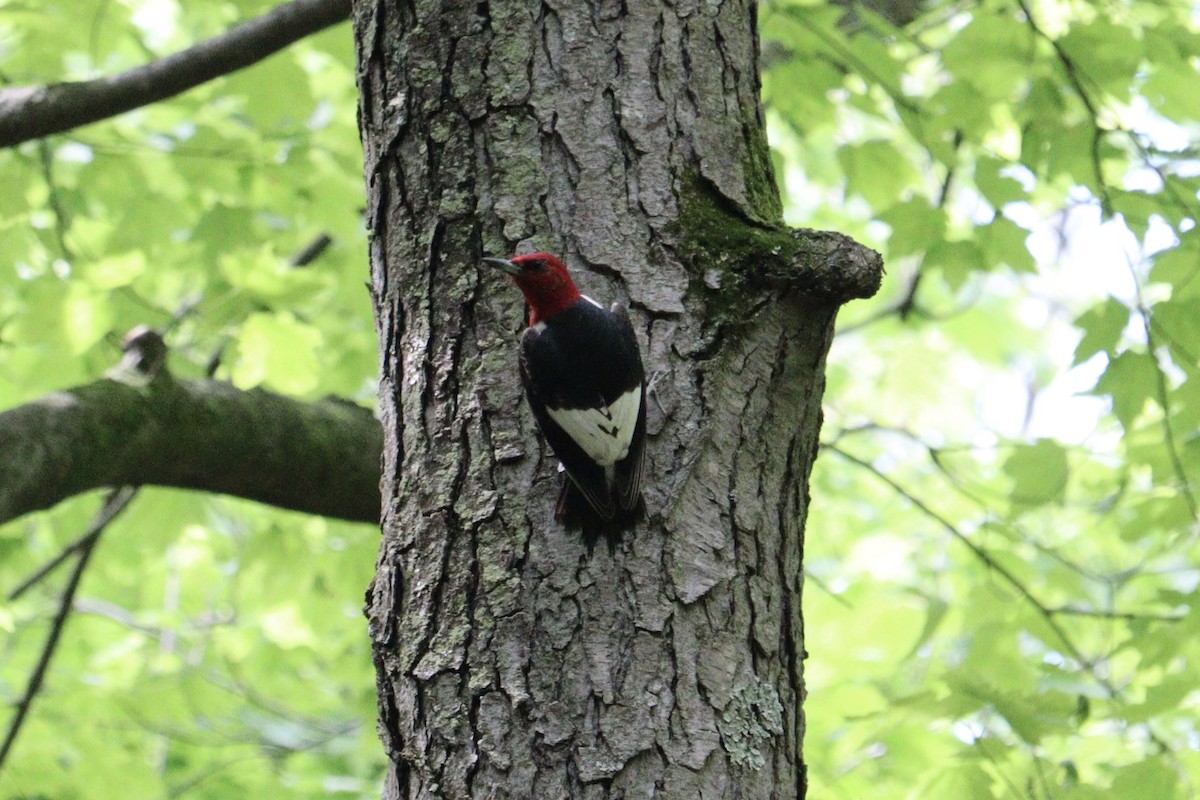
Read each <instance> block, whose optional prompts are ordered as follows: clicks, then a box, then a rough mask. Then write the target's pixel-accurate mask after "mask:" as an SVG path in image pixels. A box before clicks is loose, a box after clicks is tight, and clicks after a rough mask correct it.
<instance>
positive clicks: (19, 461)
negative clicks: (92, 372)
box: [0, 373, 383, 523]
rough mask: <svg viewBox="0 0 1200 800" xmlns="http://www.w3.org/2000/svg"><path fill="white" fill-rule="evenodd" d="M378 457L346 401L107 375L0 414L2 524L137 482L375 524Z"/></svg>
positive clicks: (371, 436)
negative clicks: (136, 380)
mask: <svg viewBox="0 0 1200 800" xmlns="http://www.w3.org/2000/svg"><path fill="white" fill-rule="evenodd" d="M382 450H383V437H382V433H381V431H380V426H379V422H378V421H377V420H376V419H375V418H374V416H373V415H372V414H371V413H370V412H369V411H367V410H366V409H363V408H360V407H358V406H355V405H352V404H349V403H345V402H340V401H337V400H324V401H320V402H316V403H302V402H298V401H296V400H292V399H289V398H286V397H282V396H280V395H275V394H271V393H269V392H265V391H261V390H254V391H249V392H244V391H241V390H239V389H236V388H234V387H233V386H230V385H229V384H226V383H219V382H217V381H185V380H175V379H173V378H171V377H170V376H169V375H168V374H165V373H164V374H162V375H160V376H158V377H157V378H156V379H154V381H153V382H151V383H150V384H149V385H148V386H136V385H132V384H130V383H126V382H123V381H121V380H114V379H105V380H101V381H97V382H96V383H91V384H88V385H86V386H81V387H78V388H76V389H71V390H69V391H65V392H58V393H56V394H52V395H49V396H47V397H44V398H42V399H41V400H38V401H36V402H33V403H30V404H28V405H24V406H20V407H18V408H15V409H12V410H10V411H7V412H5V413H3V414H0V523H2V522H5V521H7V520H10V519H13V518H15V517H19V516H21V515H22V514H26V513H28V512H30V511H36V510H39V509H43V508H49V507H50V506H52V505H54V504H55V503H58V502H59V501H61V500H64V499H66V498H68V497H72V496H74V495H76V494H79V493H80V492H85V491H88V490H90V489H96V488H99V487H102V486H123V485H133V486H138V485H143V484H146V485H157V486H175V487H180V488H185V489H198V490H201V491H208V492H219V493H222V494H231V495H235V496H238V497H245V498H249V499H251V500H257V501H259V502H263V503H268V504H270V505H274V506H279V507H281V508H288V509H293V510H297V511H306V512H309V513H313V514H322V515H325V516H329V517H337V518H340V519H348V520H353V521H359V522H377V521H378V520H379V454H380V453H381V452H382Z"/></svg>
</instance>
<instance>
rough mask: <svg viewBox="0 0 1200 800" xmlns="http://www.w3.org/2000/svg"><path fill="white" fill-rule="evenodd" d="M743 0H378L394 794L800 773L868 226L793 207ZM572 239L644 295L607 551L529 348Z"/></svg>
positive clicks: (576, 265) (583, 257)
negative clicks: (629, 435) (821, 224)
mask: <svg viewBox="0 0 1200 800" xmlns="http://www.w3.org/2000/svg"><path fill="white" fill-rule="evenodd" d="M754 15H755V9H754V6H753V4H751V3H746V2H740V1H739V2H708V3H703V4H699V3H697V4H678V5H665V4H658V3H650V2H639V3H632V4H621V3H616V2H599V3H593V4H590V5H585V4H580V3H550V4H542V5H540V6H532V7H531V6H530V5H529V4H527V3H521V2H491V3H476V2H469V3H467V2H457V3H456V2H452V0H428V1H425V0H414V2H410V3H396V2H392V1H391V0H361V1H360V2H358V3H356V7H355V14H354V16H355V35H356V40H357V45H358V48H359V65H360V66H359V83H360V88H361V92H362V106H361V112H360V116H361V127H362V135H363V145H364V150H365V157H366V177H367V182H368V189H369V193H370V198H369V212H368V219H369V225H370V229H371V233H372V240H371V270H372V285H373V289H374V294H375V307H376V316H377V326H378V333H379V341H380V350H381V358H382V371H381V379H380V406H381V408H380V412H381V416H382V419H383V424H384V428H385V446H384V474H383V486H382V495H383V534H384V537H383V543H382V547H381V551H380V557H379V563H378V572H377V575H376V578H375V581H374V583H373V585H372V588H371V590H370V591H369V593H368V616H369V619H370V630H371V635H372V638H373V641H374V646H375V659H376V665H377V669H378V686H379V702H380V714H381V721H380V731H381V735H382V738H383V742H384V745H385V747H386V748H387V751H388V754H389V756H390V758H391V764H392V766H391V769H390V771H389V775H388V779H387V784H386V789H385V797H389V798H465V797H489V798H490V797H511V798H531V797H538V798H577V797H578V798H584V797H586V798H601V797H614V798H615V797H650V796H654V797H662V798H683V797H688V798H694V797H706V798H708V797H712V798H717V797H729V798H733V797H738V798H750V797H764V798H765V797H787V798H791V797H802V796H803V795H804V791H805V778H804V765H803V760H802V757H801V742H802V738H803V733H804V718H803V713H802V698H803V674H802V660H803V657H804V639H803V624H802V620H801V614H800V589H801V555H802V547H803V539H804V518H805V514H806V511H807V504H808V496H807V481H808V475H809V471H810V468H811V466H812V461H813V458H814V456H815V454H816V442H817V433H818V429H819V426H820V400H821V392H822V389H823V376H822V374H823V363H824V358H825V353H826V351H827V348H828V345H829V339H830V336H831V333H832V324H833V318H834V314H835V313H836V308H837V305H838V303H839V302H841V301H843V300H845V299H847V298H848V297H850V296H863V295H865V294H869V293H871V292H872V291H873V290H874V286H875V285H877V281H878V271H879V264H878V258H877V257H874V258H872V256H873V254H871V253H869V251H865V250H863V249H862V248H858V247H857V246H855V245H854V244H853V243H852V242H849V241H848V240H846V239H844V237H838V236H836V235H833V234H817V233H814V232H790V231H787V230H784V229H782V228H779V227H777V226H778V221H779V216H780V205H779V197H778V193H777V190H776V188H775V185H774V183H773V177H772V174H771V167H770V160H769V157H768V154H767V149H766V144H765V137H764V133H763V126H762V113H761V108H760V106H759V101H758V97H759V79H758V70H757V44H758V43H757V32H756V27H755V16H754ZM533 250H543V251H548V252H553V253H555V254H557V255H559V256H560V257H562V258H563V260H564V261H565V262H566V263H567V265H568V266H569V267H570V268H571V270H572V272H573V273H574V275H575V276H576V280H577V283H579V284H580V288H581V289H582V290H583V292H584V293H585V294H588V295H591V296H592V297H595V298H597V299H598V300H602V301H604V302H607V301H609V300H612V299H614V298H618V297H620V298H623V299H627V300H628V301H629V303H630V306H631V315H632V317H633V320H634V326H635V328H636V329H637V332H638V336H639V339H640V341H641V346H642V353H643V359H644V361H645V363H646V370H647V373H648V374H649V375H650V376H651V390H650V393H649V404H648V430H649V435H650V436H649V440H648V455H647V464H646V480H645V486H646V489H645V499H646V504H647V509H648V517H647V520H646V521H645V522H644V523H642V524H640V525H639V526H638V527H637V529H636V530H634V531H631V532H629V533H628V534H626V536H625V537H624V538H623V539H622V540H621V542H620V543H619V544H618V545H617V546H616V547H615V548H614V549H613V550H612V551H611V552H610V551H609V550H608V549H607V548H606V547H604V546H603V545H601V546H599V547H597V548H596V549H595V550H594V551H593V552H589V551H588V549H587V548H586V547H585V545H584V543H583V541H582V540H581V538H580V537H579V536H578V535H577V534H575V533H572V532H570V531H566V530H563V529H562V528H560V527H559V526H558V525H557V524H556V523H555V522H554V520H553V506H554V499H555V495H556V494H557V491H558V482H559V479H560V478H559V475H558V473H557V472H556V469H555V461H554V459H553V457H552V455H551V454H550V453H549V451H548V450H547V449H546V448H545V447H544V446H543V444H542V443H541V440H540V439H539V437H538V435H537V432H536V430H535V428H534V425H533V421H532V417H531V415H530V413H529V411H528V409H527V408H526V407H525V404H524V400H523V397H522V395H521V388H520V383H519V379H518V374H517V334H518V332H519V329H520V326H521V315H522V308H521V304H520V295H519V293H518V292H517V291H516V289H515V288H513V287H512V286H511V285H509V284H507V283H506V282H505V281H504V280H503V276H500V275H497V274H492V273H490V272H481V271H479V270H477V264H478V261H479V258H480V256H481V255H483V254H490V255H502V256H507V255H510V254H512V253H515V252H525V251H533Z"/></svg>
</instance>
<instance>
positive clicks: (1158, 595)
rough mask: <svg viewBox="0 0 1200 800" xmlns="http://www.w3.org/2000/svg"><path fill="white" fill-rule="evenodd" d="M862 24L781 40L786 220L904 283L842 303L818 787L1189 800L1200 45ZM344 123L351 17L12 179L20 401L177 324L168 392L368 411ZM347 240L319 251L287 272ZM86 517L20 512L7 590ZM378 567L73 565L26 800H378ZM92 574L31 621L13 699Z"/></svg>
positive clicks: (2, 53)
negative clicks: (187, 390) (208, 373)
mask: <svg viewBox="0 0 1200 800" xmlns="http://www.w3.org/2000/svg"><path fill="white" fill-rule="evenodd" d="M272 4H273V3H271V2H267V0H237V1H236V2H235V1H233V0H224V1H223V2H208V3H186V4H185V3H177V2H161V3H160V2H153V3H152V2H141V1H140V0H134V1H132V2H126V3H112V2H110V1H109V0H40V2H38V3H18V4H9V5H8V6H6V7H5V8H4V9H3V10H2V11H0V74H2V75H3V76H4V79H5V80H8V81H11V82H17V83H39V82H45V81H52V80H69V79H81V78H88V77H94V76H96V75H102V74H111V73H113V72H116V71H119V70H121V69H125V68H128V67H130V66H133V65H136V64H140V63H142V62H143V61H144V60H145V59H146V58H147V57H152V56H154V55H160V54H165V53H169V52H173V51H175V50H178V49H181V48H182V47H185V46H187V45H189V44H191V43H192V42H194V41H197V40H200V39H203V38H205V37H208V36H211V35H213V34H215V33H217V32H219V31H221V30H224V29H225V28H227V27H228V26H229V25H230V24H231V23H233V22H234V21H236V20H239V19H245V18H248V17H250V16H253V15H255V14H257V13H260V12H261V11H262V10H263V9H265V8H267V7H269V6H270V5H272ZM857 13H858V24H856V25H855V26H854V30H853V32H849V28H843V27H840V26H839V22H840V20H841V18H842V15H843V9H842V7H840V6H836V5H833V4H829V3H816V2H812V0H809V1H808V2H789V1H788V0H775V1H774V2H770V3H767V4H764V6H763V8H762V14H761V26H762V36H763V41H764V51H765V53H766V54H767V60H768V64H769V68H768V69H767V71H766V73H765V74H764V93H765V98H766V101H767V104H768V119H769V126H770V134H771V140H772V146H773V148H774V153H773V158H774V161H775V164H776V169H777V172H778V174H779V176H780V178H781V180H782V182H783V184H784V188H785V190H786V195H787V197H788V198H789V206H788V214H789V218H790V219H791V220H792V221H793V222H795V223H799V224H804V225H806V226H809V227H825V228H831V229H835V230H841V231H844V232H847V233H850V234H852V235H854V236H856V237H857V238H859V239H860V240H862V241H864V242H867V243H869V244H871V245H872V246H874V247H876V248H878V249H880V250H881V251H883V252H884V253H885V256H886V258H887V262H888V269H889V271H888V277H887V283H886V284H885V286H884V289H883V291H882V292H881V293H880V295H879V297H877V298H876V299H875V300H873V301H871V302H869V303H861V302H860V303H855V304H852V305H851V306H849V307H848V308H847V309H846V310H845V311H844V312H843V318H842V321H841V327H842V331H841V333H840V335H839V336H838V338H837V340H836V342H835V347H834V351H833V353H832V355H831V359H830V363H829V387H828V393H827V413H826V429H825V439H826V449H825V452H824V454H823V455H822V457H821V458H820V459H819V460H818V462H817V466H816V470H815V473H814V476H813V481H814V485H813V491H812V495H813V507H812V513H811V517H810V520H809V535H808V537H807V544H808V553H807V561H806V564H807V578H808V580H807V582H806V585H807V587H808V589H807V591H806V594H805V598H804V604H805V620H806V623H807V628H806V631H807V636H808V641H807V650H808V651H809V653H810V654H811V656H810V658H809V660H808V661H807V662H806V663H807V672H806V675H807V680H808V690H809V695H808V701H807V706H806V718H807V724H808V735H807V740H806V755H807V758H808V760H809V777H810V780H811V782H812V789H811V796H813V797H820V798H854V799H855V800H857V799H858V798H864V797H870V798H893V797H894V798H908V797H921V798H942V797H944V798H954V800H958V799H959V798H990V797H1021V798H1034V800H1043V798H1064V799H1067V800H1091V799H1092V798H1101V797H1137V798H1145V799H1146V800H1155V799H1156V798H1174V797H1186V796H1189V795H1190V793H1191V792H1192V791H1193V790H1192V787H1193V786H1194V785H1195V784H1196V783H1197V782H1198V781H1200V761H1198V760H1197V758H1196V756H1195V754H1194V751H1195V747H1194V742H1195V741H1196V739H1197V736H1198V735H1200V730H1198V729H1197V727H1198V726H1197V722H1196V715H1195V711H1194V706H1195V696H1196V695H1195V687H1196V686H1197V685H1200V667H1198V666H1197V665H1198V664H1200V644H1198V643H1200V636H1197V634H1198V633H1200V631H1198V630H1197V627H1198V626H1200V622H1198V620H1200V615H1197V614H1196V613H1194V606H1195V605H1196V604H1197V603H1198V602H1200V594H1198V593H1200V570H1197V569H1196V567H1195V563H1196V560H1197V553H1196V547H1197V545H1196V534H1197V532H1198V530H1200V528H1198V522H1197V497H1196V492H1197V490H1196V488H1195V487H1196V485H1197V482H1198V480H1200V436H1197V433H1196V432H1197V430H1200V390H1198V389H1197V386H1198V378H1200V376H1198V375H1197V371H1198V370H1200V360H1198V358H1200V341H1197V340H1198V339H1200V322H1198V320H1200V299H1198V298H1200V277H1198V276H1200V233H1198V232H1197V229H1196V216H1197V213H1196V212H1197V207H1198V202H1197V192H1198V191H1200V177H1198V175H1200V170H1197V167H1196V159H1195V152H1194V146H1192V144H1191V143H1192V142H1194V141H1195V140H1196V139H1197V135H1198V133H1200V99H1198V98H1200V93H1197V92H1196V86H1197V85H1198V81H1197V77H1198V76H1197V74H1196V73H1197V61H1196V57H1195V54H1196V53H1197V52H1200V29H1198V26H1197V22H1196V19H1195V16H1194V14H1193V13H1192V10H1191V8H1190V7H1189V6H1188V5H1187V4H1165V3H1154V2H1147V1H1146V0H1132V1H1131V2H1127V3H1124V4H1109V5H1100V4H1089V3H1082V2H1067V3H1053V2H1049V0H984V2H982V3H979V4H975V5H962V4H951V3H946V2H931V3H929V4H928V5H927V6H926V7H925V8H924V11H923V13H922V15H921V16H920V17H918V18H917V19H916V20H915V21H914V22H912V23H911V24H910V25H908V26H907V27H906V28H904V29H896V28H894V27H893V26H891V25H890V24H888V23H887V22H886V21H884V20H882V19H880V18H878V17H876V16H874V15H872V14H871V12H869V11H867V10H865V9H863V8H861V7H859V8H858V12H857ZM354 108H355V98H354V72H353V53H352V52H351V42H350V36H349V33H348V31H347V30H346V28H345V27H344V26H343V27H341V28H337V29H334V30H332V31H329V32H327V33H324V34H322V35H320V36H317V37H314V38H312V39H310V40H308V41H306V42H303V43H301V44H299V45H297V46H295V47H293V48H290V49H289V50H287V51H286V52H284V53H281V54H279V55H276V56H274V57H273V58H272V59H270V60H269V61H267V62H265V63H264V64H261V65H259V66H256V67H254V68H252V69H250V70H247V71H245V72H242V73H240V74H238V75H235V76H231V77H230V78H228V79H225V80H222V81H218V82H215V83H213V84H211V85H207V86H204V87H200V88H198V89H195V90H193V91H191V92H189V93H187V94H185V95H184V96H182V97H179V98H176V99H174V100H172V101H170V102H166V103H161V104H158V105H155V106H153V107H149V108H144V109H140V110H138V111H135V112H132V113H129V114H126V115H124V116H122V117H120V118H118V119H115V120H112V121H109V122H106V123H103V124H100V125H95V126H91V127H88V128H84V129H81V130H79V131H75V132H72V133H71V134H69V135H65V136H61V137H55V138H53V139H51V140H48V141H47V142H45V143H30V144H26V145H23V146H22V147H20V148H18V149H16V150H11V151H5V152H3V153H0V174H3V175H4V187H5V191H3V192H0V253H2V254H3V255H4V257H5V262H6V264H11V265H12V268H11V269H7V268H6V271H4V272H0V407H3V408H7V407H11V406H14V405H17V404H19V403H22V402H25V401H27V400H30V399H32V398H34V397H37V396H39V395H42V394H44V393H46V392H47V391H50V390H53V389H57V388H61V387H63V386H68V385H71V384H76V383H83V382H86V381H89V380H92V379H94V378H96V377H97V376H98V375H100V374H101V373H102V372H103V371H104V370H105V369H107V368H109V367H111V366H112V365H113V364H114V363H115V362H116V360H117V358H118V352H119V350H118V343H119V340H120V337H121V335H122V334H123V333H124V332H125V331H126V330H128V329H129V328H131V327H133V326H134V325H136V324H140V323H146V324H151V325H155V326H158V327H160V328H164V329H166V330H167V340H168V343H169V344H170V346H171V350H172V355H171V366H172V368H173V369H174V370H175V371H176V372H177V373H180V374H183V375H188V376H197V375H201V374H203V373H204V372H205V370H206V368H207V365H208V364H209V363H210V361H211V360H212V359H213V357H214V355H215V354H220V355H221V359H220V365H219V367H218V369H217V375H218V377H221V378H224V379H228V380H232V381H234V382H236V383H238V384H239V385H241V386H244V387H247V388H249V387H252V386H257V385H264V386H267V387H270V388H272V389H275V390H278V391H284V392H289V393H294V394H298V395H301V396H309V397H316V396H321V395H325V394H335V395H339V396H343V397H347V398H351V399H355V400H358V401H360V402H370V400H371V398H372V397H373V395H374V391H373V387H372V385H371V376H373V375H374V373H375V365H376V356H375V338H374V335H373V331H372V326H371V320H370V310H369V304H368V298H367V295H366V292H365V291H364V290H363V288H362V283H363V280H364V278H365V274H366V269H365V264H366V253H365V242H364V237H363V234H362V224H361V219H360V216H359V215H360V213H361V212H360V209H361V208H362V180H361V174H362V167H361V161H360V159H361V154H360V152H359V149H358V144H357V134H356V131H355V116H354ZM753 160H754V164H752V165H751V166H752V167H753V169H752V170H751V172H754V173H755V174H760V173H762V172H763V171H764V170H765V163H766V162H765V158H763V157H761V154H759V153H755V154H753ZM697 208H699V209H700V210H703V206H697V207H695V208H692V209H691V210H692V211H696V210H697ZM709 211H710V212H712V213H720V214H723V213H724V212H723V210H722V209H716V210H715V211H714V210H712V209H710V210H709ZM767 216H771V215H770V214H768V215H767ZM691 227H702V226H691ZM719 227H721V230H723V231H725V230H726V228H725V227H723V226H719ZM323 232H324V233H328V234H329V235H330V236H331V237H332V238H333V241H334V244H333V245H332V247H331V248H329V249H328V250H326V251H325V252H324V253H323V254H322V255H321V256H320V257H319V258H318V259H317V261H316V262H314V263H313V264H311V265H309V266H307V267H304V268H293V267H291V266H289V264H288V261H289V257H290V256H291V255H292V254H294V253H296V252H298V251H299V250H301V249H302V248H303V247H304V246H305V245H306V244H307V243H308V242H310V241H312V240H313V239H314V238H315V237H316V236H317V235H319V234H320V233H323ZM722 235H724V234H722ZM764 235H765V234H764ZM730 274H732V273H730ZM696 277H697V278H698V279H703V278H705V277H706V276H704V275H700V274H698V275H697V276H696ZM707 277H710V278H711V279H714V280H720V279H721V278H722V277H723V276H722V275H720V274H717V275H712V276H707ZM95 506H96V501H95V498H84V499H81V500H79V501H75V502H71V503H65V504H63V505H62V506H61V507H59V508H56V509H54V510H52V511H49V512H46V513H44V514H39V515H35V516H32V517H29V518H27V519H25V520H21V521H18V522H16V523H13V524H9V525H7V526H4V527H0V590H3V591H7V590H9V589H11V588H12V587H13V586H14V585H15V584H16V583H17V582H18V581H19V580H21V579H22V578H23V577H25V576H27V575H29V574H30V573H31V572H33V571H34V570H35V569H36V568H37V567H38V566H39V565H41V564H43V563H45V562H46V561H47V560H48V559H50V558H52V557H53V556H54V555H55V554H56V553H58V552H60V551H61V549H62V548H63V547H64V546H65V545H66V544H67V543H69V542H70V541H71V540H72V539H73V538H74V537H75V536H77V535H78V534H79V533H80V532H81V531H82V529H83V527H84V526H85V525H86V523H87V520H88V518H89V516H90V514H91V513H92V512H93V511H94V509H95ZM376 539H377V537H376V534H375V531H374V530H373V529H372V528H371V527H370V526H349V525H342V524H335V523H330V522H326V521H323V520H317V519H311V518H306V517H302V516H300V515H295V514H286V513H279V512H274V511H271V510H268V509H264V508H261V507H257V506H253V505H251V504H249V503H243V502H235V501H231V500H228V499H223V498H205V497H197V496H192V495H188V494H185V493H182V492H170V491H155V490H146V491H145V492H143V493H142V495H141V496H139V498H138V499H137V500H136V501H135V502H134V504H133V506H132V507H131V509H130V510H129V511H128V512H127V513H126V514H125V515H124V516H122V517H121V518H120V519H119V520H118V522H117V523H115V525H114V527H113V528H111V529H110V530H109V531H108V532H106V534H105V536H104V539H103V540H102V542H101V544H100V547H99V550H98V552H97V554H96V556H95V558H94V560H93V562H92V565H91V566H90V568H89V570H88V572H87V575H86V576H85V579H84V582H83V585H82V588H81V591H80V594H79V596H78V600H77V603H76V605H77V608H76V610H75V612H74V614H73V615H72V618H71V620H70V622H69V624H68V627H67V630H66V633H65V635H64V638H63V641H62V644H61V646H60V651H59V654H58V656H57V657H56V660H55V663H54V665H53V668H52V670H51V673H50V675H49V679H48V683H47V686H46V688H45V690H44V691H43V693H42V695H40V696H39V698H38V700H37V703H36V705H35V706H34V712H33V715H32V717H31V720H30V722H29V723H28V726H27V728H26V730H25V731H24V732H23V734H22V737H21V740H20V742H19V744H18V746H17V750H16V752H15V753H14V755H13V757H12V759H11V760H10V762H9V764H7V765H6V768H5V771H4V772H3V773H0V800H2V799H3V798H9V797H12V798H18V797H19V798H26V797H36V796H52V797H62V798H71V797H109V796H112V797H141V796H146V797H162V796H164V795H177V794H181V795H187V796H190V797H213V798H226V797H256V796H267V797H280V798H304V797H330V796H333V797H338V796H348V797H375V796H377V794H378V792H377V781H378V776H379V774H380V771H381V769H382V764H381V763H380V761H381V754H380V748H379V746H378V743H377V741H376V738H375V734H374V730H373V728H372V726H371V724H370V720H371V719H373V716H374V682H373V680H372V675H371V665H370V659H369V651H368V643H367V640H366V636H365V624H364V622H363V620H362V619H361V615H360V611H359V609H360V605H361V592H362V589H363V588H364V587H365V586H366V584H367V581H368V580H369V578H370V574H371V571H372V564H373V560H374V550H375V544H376ZM64 571H65V569H64V568H60V570H59V572H56V573H54V574H53V575H52V576H51V578H50V579H48V580H47V581H46V582H44V583H43V584H41V585H39V586H38V587H37V588H36V589H35V590H34V591H33V592H31V593H29V594H27V595H25V596H24V597H22V598H21V599H19V600H18V601H16V602H12V603H0V631H2V632H3V635H2V636H0V699H2V700H3V701H5V702H6V703H11V702H13V701H15V700H16V699H17V698H19V697H20V695H21V693H22V692H23V690H24V682H25V680H26V678H27V676H28V674H29V671H30V669H31V666H32V664H33V662H34V660H35V658H36V655H37V653H38V652H39V650H40V647H41V643H42V640H43V638H44V636H45V634H46V631H47V629H48V626H49V621H50V618H51V616H52V615H53V613H54V609H55V607H56V605H55V604H56V600H57V597H58V592H59V590H60V587H61V584H62V573H63V572H64ZM755 703H756V704H755ZM755 703H751V704H750V706H753V707H754V708H757V709H758V712H759V713H760V715H761V713H762V712H763V709H764V708H768V707H769V704H767V705H764V704H763V703H762V702H759V701H755ZM750 706H748V707H750ZM734 722H736V720H735V721H734ZM732 724H733V723H731V722H730V721H728V720H726V721H725V728H727V729H729V730H733V728H732V727H730V726H731V725H732ZM739 725H741V727H742V728H745V729H746V730H751V729H753V726H752V725H750V723H746V722H744V721H743V722H741V723H739ZM759 728H761V731H760V734H761V735H760V738H761V737H762V736H766V735H767V734H771V735H774V734H773V728H772V726H771V725H770V724H766V723H764V724H763V725H760V726H759ZM754 730H758V729H754ZM761 732H765V733H761ZM729 735H730V736H732V735H733V734H729ZM756 735H759V734H756ZM749 744H750V745H751V746H753V745H754V742H750V743H749ZM752 749H753V747H751V748H750V749H749V750H747V753H748V754H749V753H750V750H752Z"/></svg>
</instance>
